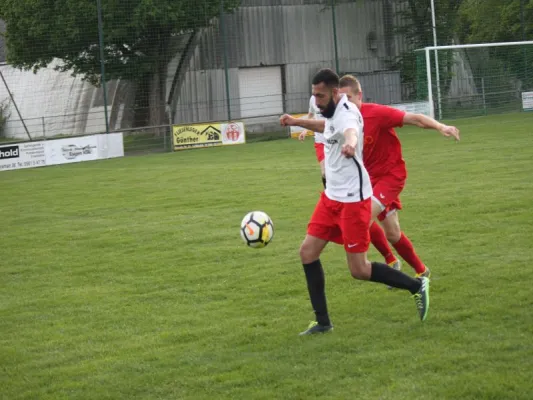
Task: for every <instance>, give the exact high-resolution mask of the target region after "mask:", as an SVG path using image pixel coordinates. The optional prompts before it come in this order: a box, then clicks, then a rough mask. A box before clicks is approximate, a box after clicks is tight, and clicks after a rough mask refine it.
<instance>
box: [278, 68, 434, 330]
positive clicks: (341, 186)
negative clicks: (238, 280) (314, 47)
mask: <svg viewBox="0 0 533 400" xmlns="http://www.w3.org/2000/svg"><path fill="white" fill-rule="evenodd" d="M312 89H313V95H314V96H315V98H316V104H317V107H318V108H319V109H320V112H321V114H322V116H323V117H324V118H325V121H320V120H305V121H306V125H307V126H304V128H307V129H310V130H312V131H314V132H323V133H324V139H325V144H324V154H325V160H324V166H325V174H326V181H327V184H326V189H325V191H324V192H322V194H321V196H320V199H319V201H318V204H317V205H316V208H315V211H314V212H313V215H312V217H311V220H310V222H309V225H308V228H307V235H306V236H305V239H304V241H303V243H302V245H301V247H300V259H301V261H302V264H303V267H304V272H305V277H306V281H307V288H308V291H309V297H310V300H311V304H312V306H313V309H314V311H315V315H316V321H313V322H312V323H311V325H310V326H309V328H308V329H307V330H306V331H304V332H302V334H304V335H308V334H314V333H323V332H327V331H329V330H331V329H332V327H333V326H332V325H331V321H330V319H329V315H328V310H327V304H326V295H325V289H324V287H325V280H324V270H323V268H322V264H321V262H320V255H321V253H322V250H323V249H324V248H325V247H326V245H327V244H328V242H334V243H338V244H341V245H344V249H345V251H346V258H347V262H348V267H349V269H350V272H351V274H352V276H353V277H354V278H355V279H360V280H367V281H371V282H379V283H383V284H386V285H389V286H391V287H395V288H399V289H404V290H408V291H409V292H411V294H412V295H413V297H414V299H415V303H416V306H417V309H418V312H419V315H420V319H421V320H422V321H424V320H425V319H426V316H427V312H428V308H429V279H428V278H427V277H425V276H421V277H418V278H411V277H410V276H408V275H406V274H404V273H403V272H401V271H397V270H395V269H393V268H390V267H389V266H387V265H386V264H382V263H379V262H370V261H369V260H368V258H367V250H368V246H369V244H370V235H369V231H368V227H369V226H370V221H371V219H372V200H371V197H372V185H371V180H370V176H369V175H368V172H367V170H366V168H365V166H364V164H363V117H362V116H361V113H360V111H359V109H358V108H357V107H356V106H355V105H354V104H353V103H351V102H349V101H348V98H347V97H346V95H344V94H342V93H340V91H339V77H338V76H337V74H335V73H334V72H333V71H332V70H330V69H323V70H320V71H319V72H318V73H317V74H316V75H315V77H314V78H313V81H312ZM298 121H301V120H299V119H296V118H293V117H291V116H290V115H287V114H285V115H283V116H282V117H281V118H280V123H281V125H282V126H291V125H296V124H297V123H298ZM317 127H318V128H319V129H315V128H317Z"/></svg>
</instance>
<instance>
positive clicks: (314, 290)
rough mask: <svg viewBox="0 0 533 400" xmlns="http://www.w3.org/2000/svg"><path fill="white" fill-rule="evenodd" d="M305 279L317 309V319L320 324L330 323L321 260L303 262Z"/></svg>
mask: <svg viewBox="0 0 533 400" xmlns="http://www.w3.org/2000/svg"><path fill="white" fill-rule="evenodd" d="M303 266H304V272H305V279H306V280H307V290H308V291H309V298H310V299H311V305H312V306H313V310H314V311H315V315H316V321H317V322H318V323H319V324H320V325H330V321H329V315H328V307H327V304H326V292H325V285H326V282H325V279H324V270H323V269H322V264H321V263H320V260H316V261H313V262H312V263H309V264H303Z"/></svg>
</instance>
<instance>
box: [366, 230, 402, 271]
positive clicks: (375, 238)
mask: <svg viewBox="0 0 533 400" xmlns="http://www.w3.org/2000/svg"><path fill="white" fill-rule="evenodd" d="M370 241H371V242H372V244H373V245H374V247H375V248H376V249H377V250H378V251H379V252H380V253H381V255H382V256H383V257H384V258H385V262H386V263H387V264H390V263H393V262H396V261H397V260H396V257H395V256H394V254H392V249H391V248H390V246H389V242H388V241H387V237H386V236H385V232H383V228H381V226H379V224H378V223H377V222H374V223H372V225H370Z"/></svg>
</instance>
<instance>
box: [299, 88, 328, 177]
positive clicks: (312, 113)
mask: <svg viewBox="0 0 533 400" xmlns="http://www.w3.org/2000/svg"><path fill="white" fill-rule="evenodd" d="M307 119H308V120H313V119H314V120H323V119H324V117H322V114H320V110H319V109H318V107H317V106H316V100H315V96H311V98H310V99H309V112H308V114H307ZM306 135H307V130H305V131H303V132H302V133H300V135H299V137H298V138H299V139H300V140H302V141H303V140H305V136H306ZM314 136H315V154H316V160H317V161H318V164H319V165H320V172H321V173H322V184H323V185H324V188H325V187H326V175H325V170H324V158H325V156H324V143H325V140H324V134H322V133H321V132H314Z"/></svg>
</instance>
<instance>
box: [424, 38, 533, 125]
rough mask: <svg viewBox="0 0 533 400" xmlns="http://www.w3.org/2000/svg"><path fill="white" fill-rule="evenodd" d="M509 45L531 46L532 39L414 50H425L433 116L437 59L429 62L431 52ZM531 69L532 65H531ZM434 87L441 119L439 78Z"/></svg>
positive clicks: (429, 99)
mask: <svg viewBox="0 0 533 400" xmlns="http://www.w3.org/2000/svg"><path fill="white" fill-rule="evenodd" d="M511 46H533V40H526V41H520V42H499V43H475V44H460V45H448V46H428V47H424V48H423V49H418V50H415V51H417V52H420V51H424V52H425V65H426V75H427V90H428V93H427V101H428V102H429V111H430V114H431V116H432V117H433V118H435V103H434V94H433V82H432V80H433V78H432V71H433V69H432V68H435V69H434V71H437V70H438V66H437V65H436V64H437V62H438V61H437V60H438V58H437V57H435V65H434V66H433V65H432V62H431V52H432V51H435V53H437V52H438V51H439V50H460V49H472V48H483V47H486V48H487V47H511ZM531 70H532V71H533V65H532V66H531ZM435 84H436V88H437V106H438V110H439V115H438V119H442V98H441V90H440V89H441V87H440V85H441V82H440V80H439V79H436V82H435Z"/></svg>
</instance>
